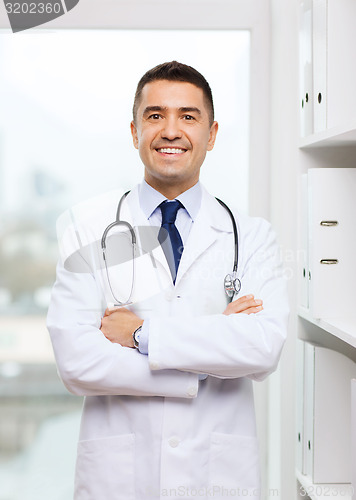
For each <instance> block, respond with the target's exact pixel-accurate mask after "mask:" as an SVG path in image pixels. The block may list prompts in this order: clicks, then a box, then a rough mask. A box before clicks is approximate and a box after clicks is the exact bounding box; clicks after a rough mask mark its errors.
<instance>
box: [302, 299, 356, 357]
mask: <svg viewBox="0 0 356 500" xmlns="http://www.w3.org/2000/svg"><path fill="white" fill-rule="evenodd" d="M298 314H299V316H300V317H301V318H304V319H306V320H307V321H309V322H310V323H312V324H313V325H316V326H318V327H319V328H322V329H323V330H325V331H327V332H329V333H331V334H332V335H334V336H335V337H337V338H339V339H340V340H342V341H343V342H346V343H347V344H349V345H351V346H352V347H356V315H354V316H349V317H347V318H329V319H328V318H324V319H316V318H313V317H312V316H311V315H310V313H309V311H308V309H305V308H304V307H299V309H298Z"/></svg>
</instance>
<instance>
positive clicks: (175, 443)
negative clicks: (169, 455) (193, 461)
mask: <svg viewBox="0 0 356 500" xmlns="http://www.w3.org/2000/svg"><path fill="white" fill-rule="evenodd" d="M168 443H169V446H170V447H171V448H177V446H179V443H180V439H179V438H178V437H175V436H174V437H171V438H169V439H168Z"/></svg>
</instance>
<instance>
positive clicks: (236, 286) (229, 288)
mask: <svg viewBox="0 0 356 500" xmlns="http://www.w3.org/2000/svg"><path fill="white" fill-rule="evenodd" d="M224 288H225V292H226V295H227V296H228V297H233V296H234V294H235V293H239V291H240V290H241V281H240V280H239V278H238V277H237V273H236V272H235V271H233V272H232V273H231V274H227V275H226V276H225V279H224Z"/></svg>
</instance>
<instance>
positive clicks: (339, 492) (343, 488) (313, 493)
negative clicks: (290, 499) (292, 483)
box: [295, 470, 353, 500]
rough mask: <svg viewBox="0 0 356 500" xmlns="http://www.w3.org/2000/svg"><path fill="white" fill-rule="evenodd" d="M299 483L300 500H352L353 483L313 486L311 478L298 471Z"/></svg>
mask: <svg viewBox="0 0 356 500" xmlns="http://www.w3.org/2000/svg"><path fill="white" fill-rule="evenodd" d="M295 474H296V477H297V481H298V483H299V484H298V485H297V488H298V490H300V491H299V492H298V493H299V495H300V498H308V497H309V498H310V499H311V500H330V498H333V499H335V500H352V494H353V487H352V485H351V483H344V484H338V483H335V484H331V483H328V484H326V483H324V484H313V482H312V480H311V478H310V477H309V476H306V475H304V474H301V473H300V472H299V471H298V470H296V473H295Z"/></svg>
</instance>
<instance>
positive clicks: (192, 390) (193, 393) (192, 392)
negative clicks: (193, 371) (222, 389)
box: [188, 386, 198, 396]
mask: <svg viewBox="0 0 356 500" xmlns="http://www.w3.org/2000/svg"><path fill="white" fill-rule="evenodd" d="M197 392H198V391H197V388H196V387H193V386H192V387H189V389H188V395H189V396H196V395H197Z"/></svg>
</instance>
